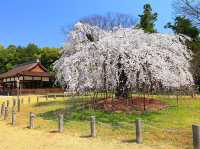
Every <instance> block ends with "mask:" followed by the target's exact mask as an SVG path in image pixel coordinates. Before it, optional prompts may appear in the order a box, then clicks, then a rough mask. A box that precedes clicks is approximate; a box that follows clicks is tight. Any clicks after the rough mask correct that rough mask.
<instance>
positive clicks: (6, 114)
mask: <svg viewBox="0 0 200 149" xmlns="http://www.w3.org/2000/svg"><path fill="white" fill-rule="evenodd" d="M7 118H8V107H5V112H4V120H7Z"/></svg>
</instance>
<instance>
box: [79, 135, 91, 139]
mask: <svg viewBox="0 0 200 149" xmlns="http://www.w3.org/2000/svg"><path fill="white" fill-rule="evenodd" d="M80 138H92V136H91V135H83V136H80Z"/></svg>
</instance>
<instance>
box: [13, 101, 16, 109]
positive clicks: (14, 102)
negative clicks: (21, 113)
mask: <svg viewBox="0 0 200 149" xmlns="http://www.w3.org/2000/svg"><path fill="white" fill-rule="evenodd" d="M15 106H16V99H13V107H15Z"/></svg>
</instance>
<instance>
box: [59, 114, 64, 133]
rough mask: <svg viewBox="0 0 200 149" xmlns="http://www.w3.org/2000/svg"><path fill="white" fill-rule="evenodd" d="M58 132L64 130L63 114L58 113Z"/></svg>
mask: <svg viewBox="0 0 200 149" xmlns="http://www.w3.org/2000/svg"><path fill="white" fill-rule="evenodd" d="M58 132H60V133H62V132H64V115H63V114H59V115H58Z"/></svg>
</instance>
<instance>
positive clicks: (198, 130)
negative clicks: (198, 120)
mask: <svg viewBox="0 0 200 149" xmlns="http://www.w3.org/2000/svg"><path fill="white" fill-rule="evenodd" d="M192 134H193V147H194V149H200V126H199V125H192Z"/></svg>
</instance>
